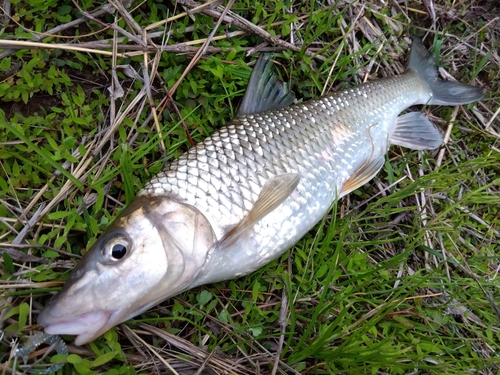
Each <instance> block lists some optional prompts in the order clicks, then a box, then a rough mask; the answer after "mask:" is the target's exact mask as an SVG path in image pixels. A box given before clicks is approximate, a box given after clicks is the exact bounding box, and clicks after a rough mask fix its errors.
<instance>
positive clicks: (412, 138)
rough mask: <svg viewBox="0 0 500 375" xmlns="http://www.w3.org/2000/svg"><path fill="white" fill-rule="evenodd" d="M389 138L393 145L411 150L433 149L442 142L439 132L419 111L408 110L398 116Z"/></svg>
mask: <svg viewBox="0 0 500 375" xmlns="http://www.w3.org/2000/svg"><path fill="white" fill-rule="evenodd" d="M389 140H390V142H391V143H392V144H393V145H398V146H403V147H407V148H410V149H412V150H434V149H436V148H439V146H441V144H442V143H443V137H442V135H441V133H440V132H439V131H438V130H437V129H436V127H435V126H434V125H433V124H432V122H430V121H429V120H428V119H427V117H425V115H424V114H423V113H420V112H410V113H407V114H406V115H403V116H399V117H398V118H397V120H396V127H395V129H394V132H393V133H392V134H391V136H390V138H389Z"/></svg>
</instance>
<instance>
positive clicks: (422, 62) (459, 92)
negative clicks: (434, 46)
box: [408, 38, 483, 105]
mask: <svg viewBox="0 0 500 375" xmlns="http://www.w3.org/2000/svg"><path fill="white" fill-rule="evenodd" d="M408 68H410V69H413V70H415V71H416V72H417V73H418V74H419V75H420V77H421V78H422V79H423V80H424V81H425V82H427V84H428V85H429V87H430V89H431V90H432V97H431V99H430V100H429V102H428V103H427V104H440V105H458V104H469V103H472V102H475V101H476V100H479V99H481V98H482V96H483V90H482V89H481V88H479V87H475V86H471V85H466V84H464V83H460V82H452V81H441V80H438V72H437V67H436V63H435V61H434V57H433V56H432V55H431V54H430V53H429V51H427V49H426V48H425V47H424V45H423V44H422V41H421V40H420V38H414V39H413V44H412V46H411V53H410V61H409V63H408Z"/></svg>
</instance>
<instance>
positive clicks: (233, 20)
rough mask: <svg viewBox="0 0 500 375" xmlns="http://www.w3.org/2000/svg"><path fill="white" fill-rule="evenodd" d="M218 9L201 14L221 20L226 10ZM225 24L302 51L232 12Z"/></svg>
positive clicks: (189, 2)
mask: <svg viewBox="0 0 500 375" xmlns="http://www.w3.org/2000/svg"><path fill="white" fill-rule="evenodd" d="M176 2H178V3H179V4H183V5H185V6H187V7H189V8H191V9H193V8H197V7H199V6H200V4H199V3H197V2H196V1H193V0H176ZM217 9H218V10H212V9H203V10H202V11H201V12H202V13H203V14H205V15H207V16H210V17H212V18H214V19H219V18H220V17H221V15H222V14H223V11H224V9H225V8H224V7H222V6H219V7H217ZM223 22H225V23H227V24H230V25H234V26H236V27H238V28H240V29H242V30H244V31H247V32H249V33H250V34H255V35H258V36H260V37H261V38H262V39H264V40H267V41H268V42H270V43H272V44H274V45H276V46H280V47H283V48H285V49H289V50H292V51H294V52H300V51H301V48H300V47H297V46H295V45H293V44H291V43H288V42H285V41H284V40H282V39H280V38H277V37H275V36H272V35H271V34H270V33H269V32H267V31H265V30H264V29H262V28H261V27H259V26H256V25H254V24H253V23H251V22H250V21H248V20H246V19H245V18H243V17H241V16H239V15H237V14H236V13H234V12H232V11H228V12H227V15H225V16H224V17H223ZM305 54H306V55H307V56H309V57H315V58H317V59H318V60H321V61H324V60H326V59H325V58H324V57H323V56H321V55H315V54H314V53H313V52H311V51H309V50H307V49H306V50H305Z"/></svg>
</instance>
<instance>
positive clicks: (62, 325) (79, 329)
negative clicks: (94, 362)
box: [38, 310, 119, 345]
mask: <svg viewBox="0 0 500 375" xmlns="http://www.w3.org/2000/svg"><path fill="white" fill-rule="evenodd" d="M117 312H118V311H115V312H113V311H111V310H99V311H92V312H89V313H85V314H81V315H77V316H74V317H71V318H70V319H67V320H61V319H60V318H59V319H57V318H55V317H51V316H47V315H48V314H47V315H46V314H43V313H42V314H41V315H40V316H39V317H38V322H39V323H40V325H41V326H42V327H44V330H45V332H46V333H48V334H49V335H76V338H75V345H83V344H86V343H88V342H90V341H92V340H94V339H95V338H97V337H99V336H100V335H101V334H103V333H104V332H106V331H107V330H108V329H110V328H111V327H113V326H115V325H116V324H117V323H116V322H115V320H117V318H118V319H119V317H117V316H116V315H117ZM51 318H52V319H51Z"/></svg>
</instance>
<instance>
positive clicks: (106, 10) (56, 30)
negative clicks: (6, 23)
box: [0, 4, 111, 60]
mask: <svg viewBox="0 0 500 375" xmlns="http://www.w3.org/2000/svg"><path fill="white" fill-rule="evenodd" d="M110 10H111V5H109V4H105V5H104V6H103V7H102V8H101V9H99V10H97V11H95V12H93V13H88V14H87V15H90V16H91V17H92V18H96V17H99V16H102V15H103V14H106V13H109V11H110ZM4 12H5V10H4ZM88 20H89V18H88V17H87V16H85V15H84V16H82V17H81V18H78V19H76V20H73V21H71V22H68V23H65V24H64V25H60V26H57V27H54V28H53V29H50V30H48V31H46V32H45V33H43V34H39V35H36V36H35V37H33V38H31V41H32V42H39V41H40V40H42V39H43V38H47V37H50V36H52V34H56V33H59V32H61V31H64V30H67V29H70V28H72V27H74V26H77V25H79V24H81V23H84V22H87V21H88ZM2 42H4V41H2ZM15 52H16V49H8V50H5V51H3V52H2V53H0V60H1V59H4V58H6V57H9V56H10V55H12V54H13V53H15Z"/></svg>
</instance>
